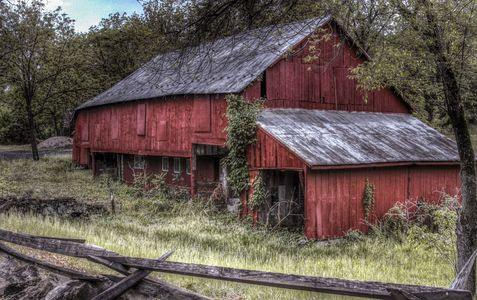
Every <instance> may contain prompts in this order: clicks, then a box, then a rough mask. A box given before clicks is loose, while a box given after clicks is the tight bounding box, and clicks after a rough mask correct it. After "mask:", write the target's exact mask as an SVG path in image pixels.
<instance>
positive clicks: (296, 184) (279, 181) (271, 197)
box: [258, 170, 305, 230]
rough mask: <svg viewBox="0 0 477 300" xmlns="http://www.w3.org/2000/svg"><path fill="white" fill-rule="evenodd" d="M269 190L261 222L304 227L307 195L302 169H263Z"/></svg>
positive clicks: (269, 224) (288, 226) (287, 226)
mask: <svg viewBox="0 0 477 300" xmlns="http://www.w3.org/2000/svg"><path fill="white" fill-rule="evenodd" d="M261 172H262V176H264V177H263V179H264V181H265V185H266V189H267V191H268V194H267V199H266V201H265V204H264V209H262V210H261V211H260V213H259V216H258V217H259V220H260V222H262V223H264V224H266V225H268V226H272V227H278V226H280V227H282V226H283V227H286V228H290V229H300V230H301V229H303V226H304V223H305V222H304V221H305V220H304V211H305V196H304V184H303V173H302V172H301V171H282V170H262V171H261Z"/></svg>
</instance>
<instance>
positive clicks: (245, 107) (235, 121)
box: [225, 95, 263, 195]
mask: <svg viewBox="0 0 477 300" xmlns="http://www.w3.org/2000/svg"><path fill="white" fill-rule="evenodd" d="M226 100H227V113H226V116H227V121H228V124H227V128H226V129H225V131H226V132H227V142H226V145H227V147H228V150H229V152H228V154H227V157H226V159H225V163H226V165H227V166H228V167H229V169H230V173H229V178H228V179H229V182H230V186H231V188H232V191H233V192H234V193H235V194H236V195H239V194H240V193H241V192H242V191H244V190H247V189H248V180H249V174H248V167H247V147H248V146H250V145H252V144H254V143H255V139H256V127H257V124H256V122H257V114H258V113H259V112H260V110H261V109H262V106H263V105H262V101H255V102H249V101H247V100H246V99H245V98H243V97H242V96H239V95H228V96H227V97H226Z"/></svg>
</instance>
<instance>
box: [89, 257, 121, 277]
mask: <svg viewBox="0 0 477 300" xmlns="http://www.w3.org/2000/svg"><path fill="white" fill-rule="evenodd" d="M88 260H89V261H92V262H94V263H97V264H100V265H103V266H105V267H108V268H110V269H112V270H114V271H116V272H118V273H121V274H123V275H129V274H130V273H129V268H126V267H124V266H123V265H122V264H120V263H116V262H113V261H110V260H107V259H106V258H101V257H96V256H88Z"/></svg>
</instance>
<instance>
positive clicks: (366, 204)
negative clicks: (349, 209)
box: [363, 177, 375, 221]
mask: <svg viewBox="0 0 477 300" xmlns="http://www.w3.org/2000/svg"><path fill="white" fill-rule="evenodd" d="M374 190H375V186H374V184H372V183H369V179H368V177H366V179H365V183H364V192H363V209H364V220H366V221H368V218H369V213H370V212H371V211H372V210H373V208H374Z"/></svg>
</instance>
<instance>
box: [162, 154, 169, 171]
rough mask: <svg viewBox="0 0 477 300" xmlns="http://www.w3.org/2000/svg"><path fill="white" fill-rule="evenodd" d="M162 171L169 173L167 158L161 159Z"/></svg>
mask: <svg viewBox="0 0 477 300" xmlns="http://www.w3.org/2000/svg"><path fill="white" fill-rule="evenodd" d="M162 171H164V172H168V171H169V157H163V158H162Z"/></svg>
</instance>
